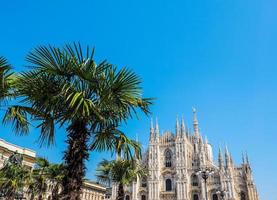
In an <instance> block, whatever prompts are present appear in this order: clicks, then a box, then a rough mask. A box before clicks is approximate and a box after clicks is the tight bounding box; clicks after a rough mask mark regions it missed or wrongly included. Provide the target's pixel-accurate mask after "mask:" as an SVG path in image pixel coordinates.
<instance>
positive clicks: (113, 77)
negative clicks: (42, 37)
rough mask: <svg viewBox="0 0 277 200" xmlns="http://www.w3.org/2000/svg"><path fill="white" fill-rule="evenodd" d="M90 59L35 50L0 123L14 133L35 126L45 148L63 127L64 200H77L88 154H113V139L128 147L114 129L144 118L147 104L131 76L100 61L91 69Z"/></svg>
mask: <svg viewBox="0 0 277 200" xmlns="http://www.w3.org/2000/svg"><path fill="white" fill-rule="evenodd" d="M93 54H94V50H89V48H88V47H87V49H86V50H85V51H84V50H82V48H81V46H80V45H78V44H74V45H66V46H65V47H64V48H56V47H52V46H47V47H45V46H41V47H38V48H35V49H34V50H33V51H32V52H31V53H30V54H29V55H28V56H27V61H29V62H30V63H31V65H33V68H32V70H31V71H29V72H26V73H23V74H21V75H20V76H19V77H18V78H17V81H16V93H17V94H18V97H20V104H18V105H14V106H11V107H9V109H8V111H7V112H6V115H5V118H4V120H5V122H8V121H11V122H12V123H13V125H14V128H15V131H16V132H17V133H20V134H25V133H28V130H29V129H28V128H29V124H30V123H31V121H38V123H39V125H38V127H39V128H40V129H41V135H40V141H41V142H42V143H44V142H46V143H47V144H48V145H51V144H53V143H54V138H55V125H59V126H66V131H67V140H66V143H67V145H68V148H67V150H66V151H65V154H64V164H65V173H66V174H65V176H64V179H63V198H64V199H70V200H71V199H72V200H75V199H80V191H81V186H82V183H83V178H84V175H85V169H86V168H85V161H86V160H87V159H88V157H89V150H90V149H92V150H101V151H102V150H114V149H115V148H116V146H115V144H116V143H115V141H118V139H119V138H120V139H124V138H125V142H130V140H127V137H126V135H125V134H123V133H120V134H119V133H118V126H119V125H120V124H121V123H122V122H126V120H127V119H129V118H131V117H133V115H135V116H137V112H138V109H139V110H141V111H142V112H143V113H145V114H148V113H149V105H150V104H151V102H152V99H149V98H142V89H141V87H140V83H141V81H140V79H139V78H138V76H137V75H136V74H135V73H133V72H132V71H130V70H128V69H127V68H122V69H120V70H118V69H117V68H116V67H115V66H113V65H111V64H109V63H107V62H106V61H103V62H101V63H99V64H96V62H95V61H94V58H93ZM119 136H120V137H119ZM91 140H92V142H91ZM125 147H126V148H131V147H132V143H129V145H127V146H126V145H125ZM130 151H131V150H130Z"/></svg>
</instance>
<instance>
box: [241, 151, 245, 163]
mask: <svg viewBox="0 0 277 200" xmlns="http://www.w3.org/2000/svg"><path fill="white" fill-rule="evenodd" d="M241 154H242V164H245V159H244V154H243V152H242V153H241Z"/></svg>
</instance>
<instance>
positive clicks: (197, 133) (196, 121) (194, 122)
mask: <svg viewBox="0 0 277 200" xmlns="http://www.w3.org/2000/svg"><path fill="white" fill-rule="evenodd" d="M192 112H193V128H194V135H195V137H196V138H199V127H198V119H197V115H196V109H195V108H194V107H193V108H192Z"/></svg>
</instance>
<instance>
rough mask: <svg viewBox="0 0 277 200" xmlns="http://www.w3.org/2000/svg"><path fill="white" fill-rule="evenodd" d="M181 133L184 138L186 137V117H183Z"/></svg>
mask: <svg viewBox="0 0 277 200" xmlns="http://www.w3.org/2000/svg"><path fill="white" fill-rule="evenodd" d="M181 133H182V137H184V136H185V134H186V128H185V121H184V115H182V121H181Z"/></svg>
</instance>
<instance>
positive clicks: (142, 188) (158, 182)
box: [111, 109, 259, 200]
mask: <svg viewBox="0 0 277 200" xmlns="http://www.w3.org/2000/svg"><path fill="white" fill-rule="evenodd" d="M141 162H142V164H143V165H145V166H146V167H147V169H148V175H147V176H146V177H142V178H137V180H136V181H134V182H133V183H132V184H130V185H129V186H126V187H125V200H259V197H258V193H257V189H256V186H255V184H254V181H253V177H252V169H251V166H250V163H249V160H248V156H247V155H246V156H243V158H242V163H241V164H240V165H238V166H235V165H234V163H233V160H232V156H231V154H230V153H229V151H228V149H227V147H225V152H224V156H223V153H222V151H221V149H219V153H218V158H217V162H215V161H214V159H213V149H212V146H211V145H210V144H209V143H208V141H207V139H205V141H204V140H203V138H202V136H201V133H200V131H199V126H198V119H197V115H196V111H195V109H194V110H193V132H192V133H190V131H189V130H188V128H187V127H186V126H185V123H184V120H183V118H182V120H181V123H180V122H179V120H178V119H177V120H176V130H175V134H173V133H171V132H165V133H163V134H162V135H161V134H160V131H159V126H158V123H157V122H156V124H155V128H154V126H153V123H152V122H151V127H150V137H149V146H148V149H147V151H146V153H145V154H144V156H143V159H142V161H141ZM116 191H117V186H116V184H113V187H112V197H111V199H112V200H115V198H116V193H117V192H116Z"/></svg>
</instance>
